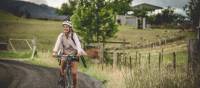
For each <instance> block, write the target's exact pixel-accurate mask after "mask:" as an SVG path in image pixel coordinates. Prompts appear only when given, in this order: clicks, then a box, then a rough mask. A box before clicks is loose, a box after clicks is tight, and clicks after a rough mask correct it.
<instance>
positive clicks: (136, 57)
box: [135, 51, 138, 65]
mask: <svg viewBox="0 0 200 88" xmlns="http://www.w3.org/2000/svg"><path fill="white" fill-rule="evenodd" d="M137 54H138V52H137V51H136V53H135V65H137V59H138V56H137Z"/></svg>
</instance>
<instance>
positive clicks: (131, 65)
mask: <svg viewBox="0 0 200 88" xmlns="http://www.w3.org/2000/svg"><path fill="white" fill-rule="evenodd" d="M129 59H130V69H132V60H131V59H132V58H131V56H130V57H129Z"/></svg>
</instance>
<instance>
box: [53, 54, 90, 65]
mask: <svg viewBox="0 0 200 88" xmlns="http://www.w3.org/2000/svg"><path fill="white" fill-rule="evenodd" d="M68 56H70V55H56V56H55V57H56V58H61V57H68ZM75 57H77V56H75ZM80 59H81V61H82V63H83V66H84V67H85V68H87V64H86V61H85V58H84V57H83V56H80ZM58 60H60V59H58ZM59 65H60V61H59Z"/></svg>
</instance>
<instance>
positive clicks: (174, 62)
mask: <svg viewBox="0 0 200 88" xmlns="http://www.w3.org/2000/svg"><path fill="white" fill-rule="evenodd" d="M173 68H174V70H175V71H176V53H175V52H173Z"/></svg>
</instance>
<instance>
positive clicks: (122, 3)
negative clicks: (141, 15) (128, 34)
mask: <svg viewBox="0 0 200 88" xmlns="http://www.w3.org/2000/svg"><path fill="white" fill-rule="evenodd" d="M107 1H108V2H109V4H110V5H109V6H110V7H111V8H113V11H114V12H115V13H116V14H118V15H125V14H126V13H127V12H128V11H130V10H131V6H130V4H131V2H132V0H107Z"/></svg>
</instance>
